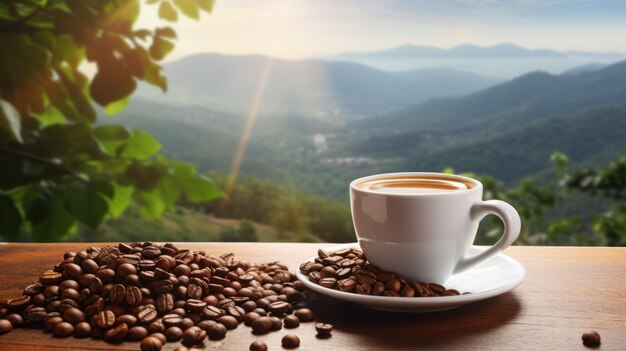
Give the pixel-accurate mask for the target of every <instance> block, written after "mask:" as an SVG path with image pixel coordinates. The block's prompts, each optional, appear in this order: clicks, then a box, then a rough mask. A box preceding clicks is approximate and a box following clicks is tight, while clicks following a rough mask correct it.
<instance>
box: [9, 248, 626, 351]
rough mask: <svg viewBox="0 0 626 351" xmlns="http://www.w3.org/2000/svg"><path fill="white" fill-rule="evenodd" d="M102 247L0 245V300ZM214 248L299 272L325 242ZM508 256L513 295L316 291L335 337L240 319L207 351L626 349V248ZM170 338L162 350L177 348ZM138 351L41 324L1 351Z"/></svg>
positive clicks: (513, 251) (514, 251)
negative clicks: (357, 296) (350, 299)
mask: <svg viewBox="0 0 626 351" xmlns="http://www.w3.org/2000/svg"><path fill="white" fill-rule="evenodd" d="M93 245H102V244H0V267H1V268H0V298H9V297H15V296H19V295H20V294H21V292H22V289H23V288H24V286H26V285H27V284H28V283H30V282H32V281H34V280H35V279H36V278H37V276H38V275H39V273H40V272H42V271H43V270H45V269H48V268H50V267H52V266H53V265H54V264H55V263H57V262H58V261H60V260H61V259H62V256H63V253H64V252H66V251H79V250H81V249H83V248H85V247H87V246H93ZM179 246H180V247H189V248H193V249H198V250H205V251H206V252H208V253H216V254H220V253H224V252H233V253H235V254H236V255H237V256H238V257H240V258H243V259H246V260H250V261H254V262H262V261H273V260H280V261H282V262H284V263H286V264H288V265H289V266H290V267H291V268H292V269H294V270H295V269H296V268H297V267H298V264H299V263H300V262H301V261H303V260H305V259H307V258H308V257H311V256H313V255H315V252H316V251H317V249H318V248H319V247H321V246H323V245H320V244H274V243H272V244H269V243H266V244H256V243H254V244H252V243H250V244H247V243H243V244H241V243H238V244H231V243H184V244H179ZM506 253H507V254H508V255H510V256H512V257H514V258H515V259H517V260H518V261H520V262H521V263H522V264H523V265H524V267H525V268H526V269H527V276H526V279H525V281H524V282H523V283H522V284H521V285H520V286H519V287H517V288H516V289H515V290H513V291H512V292H509V293H507V294H504V295H501V296H498V297H495V298H492V299H490V300H487V301H483V302H478V303H475V304H470V305H468V306H465V307H461V308H459V309H455V310H450V311H445V312H437V313H429V314H398V313H390V312H382V311H376V310H371V309H368V308H366V307H363V306H359V305H353V304H350V303H346V302H340V301H336V300H333V299H330V298H327V297H325V296H321V295H315V294H311V299H310V306H311V308H312V309H313V310H314V311H315V313H316V318H317V320H319V321H323V322H327V323H332V324H333V325H334V326H335V331H334V332H333V337H332V338H330V339H327V340H320V339H317V338H316V337H315V331H314V327H313V323H303V324H301V326H300V327H299V328H298V329H295V330H291V331H287V330H285V329H283V330H281V331H279V332H273V333H270V334H268V335H264V336H255V335H253V334H251V332H250V329H249V328H248V327H245V326H243V325H240V326H239V327H238V328H237V329H236V330H234V331H231V332H229V333H228V334H227V336H226V338H225V339H224V340H222V341H219V342H215V341H206V342H205V349H206V350H247V349H248V346H249V345H250V343H251V342H252V341H253V340H263V341H265V342H266V343H267V344H268V346H269V348H270V350H280V349H282V348H281V347H280V339H281V338H282V336H283V335H285V334H287V333H293V334H296V335H298V336H299V337H300V340H301V346H300V348H299V350H390V349H392V350H416V349H417V350H419V349H428V350H585V349H586V348H585V347H584V346H583V345H582V343H581V339H580V337H581V335H582V333H583V332H584V331H586V330H588V329H595V330H597V331H598V332H599V333H600V334H601V336H602V346H601V350H626V248H588V247H580V248H578V247H523V246H516V247H511V248H509V249H508V250H507V251H506ZM176 346H178V344H177V343H169V344H167V346H166V347H165V348H164V350H173V349H174V348H175V347H176ZM34 349H37V350H59V349H65V350H67V349H77V350H111V349H116V350H137V349H138V344H137V343H131V342H126V343H123V344H116V345H114V344H108V343H105V342H103V341H97V340H91V339H76V338H66V339H58V338H54V337H52V336H51V335H50V334H49V333H46V332H44V331H42V330H38V329H24V328H21V329H16V330H13V331H12V332H10V333H8V334H5V335H2V336H0V350H34Z"/></svg>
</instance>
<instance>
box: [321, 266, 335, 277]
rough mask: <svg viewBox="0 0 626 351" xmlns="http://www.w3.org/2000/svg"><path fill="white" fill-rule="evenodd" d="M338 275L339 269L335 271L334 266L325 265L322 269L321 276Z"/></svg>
mask: <svg viewBox="0 0 626 351" xmlns="http://www.w3.org/2000/svg"><path fill="white" fill-rule="evenodd" d="M336 275H337V271H335V269H334V268H333V267H330V266H329V267H324V268H322V270H321V271H320V276H321V277H322V278H335V276H336Z"/></svg>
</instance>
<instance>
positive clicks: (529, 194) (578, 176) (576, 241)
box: [469, 152, 626, 246]
mask: <svg viewBox="0 0 626 351" xmlns="http://www.w3.org/2000/svg"><path fill="white" fill-rule="evenodd" d="M551 159H552V162H553V164H554V166H555V170H556V176H557V177H556V179H553V180H551V181H548V182H541V181H540V180H538V179H537V178H533V177H528V178H526V179H524V180H522V181H520V182H519V183H518V184H517V186H516V187H514V188H511V189H507V188H505V187H504V186H503V185H502V183H501V182H499V181H497V180H495V179H494V178H493V177H491V176H480V177H477V178H478V179H480V180H481V182H482V183H483V185H484V189H485V190H484V191H485V193H484V198H486V199H501V200H504V201H507V202H509V203H511V204H512V205H513V206H514V207H515V208H516V209H517V211H518V212H519V214H520V216H521V217H522V233H521V234H520V238H519V239H518V241H517V243H520V244H531V245H539V244H552V245H609V246H624V245H626V204H625V203H624V200H626V191H625V189H626V157H620V158H618V159H617V160H616V161H614V162H612V163H610V164H609V165H608V166H607V167H605V168H590V167H586V168H580V169H571V168H570V165H569V158H568V157H567V156H566V155H564V154H562V153H559V152H555V153H553V155H552V158H551ZM469 175H471V176H475V175H473V174H469ZM594 198H600V199H601V200H602V205H603V206H604V207H605V208H606V210H604V211H598V210H597V208H594V207H593V206H591V203H592V200H593V199H594ZM574 199H575V200H574ZM573 201H575V202H580V203H582V205H583V206H582V207H581V208H577V209H576V210H575V211H574V213H570V214H567V213H566V214H559V215H555V214H554V213H551V212H553V210H554V209H555V208H557V207H559V206H563V205H567V204H568V202H573ZM485 224H486V225H485V226H481V235H480V236H479V242H481V243H491V242H493V241H494V240H496V239H497V238H498V237H499V235H500V233H501V232H502V229H501V223H500V222H499V221H496V220H491V221H489V220H488V221H487V222H486V223H485Z"/></svg>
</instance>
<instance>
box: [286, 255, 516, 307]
mask: <svg viewBox="0 0 626 351" xmlns="http://www.w3.org/2000/svg"><path fill="white" fill-rule="evenodd" d="M343 248H358V249H360V247H359V244H358V243H352V244H344V245H340V246H335V247H331V248H328V249H324V250H325V251H327V252H331V251H337V250H340V249H343ZM487 248H488V247H486V246H472V247H471V248H470V252H469V254H470V255H475V254H478V253H480V252H482V251H485V250H486V249H487ZM314 259H315V257H311V258H310V259H309V261H313V260H314ZM525 275H526V270H525V269H524V267H523V266H522V265H521V264H520V263H519V262H517V261H516V260H515V259H513V258H511V257H509V256H507V255H505V254H503V253H500V254H497V255H495V256H493V257H492V258H490V259H488V260H487V261H485V262H483V263H481V264H479V265H477V266H475V267H473V268H470V269H468V270H467V271H465V272H463V273H460V274H457V275H454V276H452V277H451V278H450V279H449V280H448V281H447V282H446V284H445V286H446V288H448V289H456V290H458V291H460V292H461V293H463V292H470V294H466V295H457V296H440V297H388V296H370V295H359V294H355V293H347V292H343V291H339V290H334V289H329V288H324V287H322V286H320V285H317V284H315V283H313V282H311V281H309V279H308V277H307V276H306V275H304V274H302V273H300V270H297V271H296V276H297V277H298V279H300V281H301V282H302V283H303V284H304V285H305V286H306V287H307V288H309V289H311V290H313V291H315V292H318V293H320V294H324V295H327V296H330V297H334V298H336V299H339V300H344V301H349V302H354V303H358V304H362V305H365V306H368V307H371V308H375V309H380V310H386V311H393V312H433V311H443V310H448V309H452V308H456V307H460V306H462V305H465V304H468V303H472V302H477V301H481V300H485V299H488V298H491V297H494V296H497V295H500V294H504V293H505V292H507V291H510V290H512V289H513V288H515V287H516V286H518V285H519V284H520V283H521V282H522V280H524V276H525Z"/></svg>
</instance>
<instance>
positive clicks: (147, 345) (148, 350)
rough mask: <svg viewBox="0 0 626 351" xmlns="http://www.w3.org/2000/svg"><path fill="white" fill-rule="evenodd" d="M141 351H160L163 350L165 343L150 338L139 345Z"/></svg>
mask: <svg viewBox="0 0 626 351" xmlns="http://www.w3.org/2000/svg"><path fill="white" fill-rule="evenodd" d="M139 346H140V348H141V351H159V350H161V348H163V343H161V341H160V340H159V339H157V338H155V337H152V336H149V337H147V338H144V339H143V340H141V344H140V345H139Z"/></svg>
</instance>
